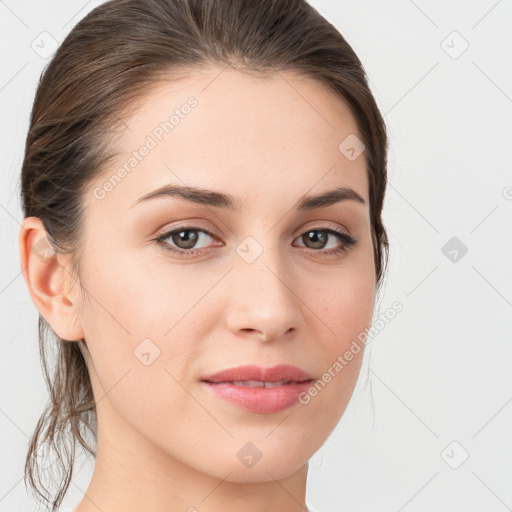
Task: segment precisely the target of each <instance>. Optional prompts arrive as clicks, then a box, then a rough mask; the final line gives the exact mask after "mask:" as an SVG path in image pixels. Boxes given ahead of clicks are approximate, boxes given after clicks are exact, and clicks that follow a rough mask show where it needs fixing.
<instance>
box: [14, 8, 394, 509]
mask: <svg viewBox="0 0 512 512" xmlns="http://www.w3.org/2000/svg"><path fill="white" fill-rule="evenodd" d="M386 152H387V139H386V131H385V125H384V122H383V119H382V117H381V114H380V112H379V109H378V107H377V105H376V102H375V100H374V98H373V96H372V94H371V91H370V89H369V87H368V83H367V79H366V76H365V72H364V69H363V67H362V64H361V62H360V61H359V59H358V58H357V56H356V55H355V53H354V51H353V50H352V48H351V47H350V45H349V44H348V43H347V42H346V41H345V39H344V38H343V37H342V36H341V34H340V33H339V32H338V31H337V30H336V29H335V28H334V27H333V26H332V25H331V24H330V23H328V22H327V21H326V20H325V19H324V18H323V17H322V16H320V15H319V14H318V12H316V11H315V10H314V9H313V8H312V7H311V6H309V5H308V4H307V3H306V2H305V1H304V0H277V1H276V0H258V1H257V2H255V1H253V0H251V1H249V0H230V1H228V0H215V2H213V1H204V0H203V1H199V0H118V1H110V2H106V3H105V4H102V5H101V6H99V7H97V8H96V9H94V10H93V11H92V12H91V13H89V14H88V15H87V16H86V17H85V18H84V19H82V20H81V21H80V22H79V23H78V25H77V26H76V27H75V28H74V29H73V30H72V31H71V33H70V34H69V35H68V37H67V38H66V39H65V40H64V42H63V43H62V45H61V46H60V47H59V49H58V51H57V52H56V54H55V55H54V57H53V59H52V61H51V62H50V64H49V65H48V67H47V68H46V69H45V71H44V73H43V75H42V77H41V81H40V84H39V87H38V89H37V92H36V97H35V101H34V105H33V109H32V114H31V120H30V130H29V133H28V136H27V141H26V150H25V159H24V162H23V169H22V204H23V208H24V217H25V218H24V221H23V224H22V228H21V230H20V234H19V250H20V259H21V265H22V268H23V269H24V278H25V281H26V283H27V286H28V289H29V292H30V295H31V298H32V300H33V301H34V303H35V305H36V307H37V308H38V310H39V313H40V324H39V326H40V346H41V354H42V358H43V363H44V368H45V372H46V375H45V378H46V380H47V384H48V386H49V389H50V392H51V393H50V398H51V400H50V403H49V404H48V407H47V409H46V410H45V412H44V414H43V416H42V417H41V419H40V421H39V423H38V425H37V427H36V430H35V432H34V435H33V437H32V439H31V444H30V447H29V451H28V454H27V459H26V478H27V480H28V482H29V484H30V486H31V488H32V489H33V490H34V493H35V495H36V496H37V497H38V498H39V499H41V500H42V501H46V502H48V503H50V504H51V506H52V507H54V508H56V507H58V506H59V505H60V504H61V503H62V499H63V497H64V495H65V493H66V491H67V488H68V487H69V483H70V479H71V475H72V469H73V457H74V453H75V446H76V443H77V442H78V443H79V444H80V445H81V446H82V447H84V448H85V449H86V450H87V451H88V452H90V453H91V454H93V455H94V457H95V467H94V473H93V476H92V480H91V482H90V485H89V487H88V489H87V491H86V493H85V495H84V497H83V499H82V501H81V502H80V503H79V504H78V506H77V508H75V511H76V512H89V511H93V510H94V511H97V510H102V511H105V512H106V511H109V512H111V511H112V512H114V511H121V510H123V511H130V510H137V511H140V510H144V511H150V512H157V511H164V510H165V511H170V510H172V511H174V510H176V511H177V510H189V511H195V510H197V511H208V512H215V511H220V510H222V511H226V510H240V509H241V508H242V507H243V509H244V510H246V511H254V512H256V511H278V510H279V511H289V512H292V511H299V510H301V511H303V510H307V504H306V497H305V493H306V477H307V469H308V460H309V459H310V458H311V456H312V455H313V454H314V453H315V452H316V451H317V450H318V449H319V448H320V447H321V446H322V444H323V443H324V441H325V440H326V439H327V437H328V436H329V434H330V433H331V432H332V430H333V429H334V427H335V426H336V424H337V423H338V422H339V420H340V418H341V416H342V415H343V413H344V411H345V409H346V407H347V405H348V403H349V400H350V397H351V395H352V391H353V390H354V387H355V385H356V382H357V378H358V375H359V369H360V366H361V360H362V355H363V350H359V351H357V352H356V351H354V352H352V355H351V356H350V357H343V355H344V354H347V353H348V352H350V350H349V349H350V347H351V346H353V341H354V340H355V339H356V338H357V336H358V334H360V333H362V332H364V331H365V330H367V328H368V326H369V325H370V324H371V320H372V314H373V307H374V304H375V300H376V295H377V293H378V291H379V288H380V285H381V283H382V277H383V274H384V270H385V264H386V260H387V257H386V256H387V249H388V247H387V237H386V232H385V229H384V226H383V224H382V218H381V212H382V206H383V200H384V194H385V184H386ZM52 341H56V343H57V345H56V350H57V354H56V357H57V364H56V368H55V372H54V373H53V374H51V372H50V371H49V370H48V367H47V365H46V359H47V356H48V351H49V350H50V349H51V347H52ZM45 447H46V448H51V449H52V450H53V453H54V457H55V458H56V459H57V460H56V463H55V464H53V465H52V468H53V469H55V470H59V471H60V473H59V476H58V477H57V478H56V481H57V482H58V486H57V490H56V492H55V493H54V494H53V495H51V493H47V492H45V487H44V486H43V484H42V482H43V480H44V479H45V478H47V477H48V474H46V473H44V472H42V471H40V466H39V465H37V464H36V463H35V460H36V457H37V456H38V454H39V453H40V451H41V450H42V449H43V448H45Z"/></svg>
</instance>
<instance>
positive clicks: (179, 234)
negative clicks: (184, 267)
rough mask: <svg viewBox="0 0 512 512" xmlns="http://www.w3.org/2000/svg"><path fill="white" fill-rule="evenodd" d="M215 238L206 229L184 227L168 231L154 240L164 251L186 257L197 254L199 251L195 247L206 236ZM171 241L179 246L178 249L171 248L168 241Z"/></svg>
mask: <svg viewBox="0 0 512 512" xmlns="http://www.w3.org/2000/svg"><path fill="white" fill-rule="evenodd" d="M201 234H202V235H206V237H207V238H208V237H210V238H214V237H213V235H212V234H211V233H209V232H208V231H206V230H204V229H199V228H196V227H194V226H184V227H181V228H178V229H173V230H172V231H168V232H166V233H163V234H162V235H159V236H158V237H157V238H155V239H154V241H155V242H157V243H159V244H160V245H161V246H162V249H164V250H166V251H170V252H172V253H177V254H182V255H184V256H190V255H194V254H196V253H197V252H199V251H198V249H197V248H195V247H194V246H195V245H196V244H197V243H198V241H199V240H202V239H204V238H205V237H204V236H201ZM169 238H170V239H171V241H172V243H173V244H175V245H177V247H173V246H171V245H170V244H169V243H168V242H166V240H167V239H169Z"/></svg>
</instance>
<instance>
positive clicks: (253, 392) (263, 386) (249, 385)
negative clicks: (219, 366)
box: [201, 365, 314, 414]
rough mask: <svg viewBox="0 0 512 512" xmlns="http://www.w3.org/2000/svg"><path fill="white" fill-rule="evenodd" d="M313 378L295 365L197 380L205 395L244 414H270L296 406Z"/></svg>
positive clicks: (244, 369) (235, 371)
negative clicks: (226, 403)
mask: <svg viewBox="0 0 512 512" xmlns="http://www.w3.org/2000/svg"><path fill="white" fill-rule="evenodd" d="M313 380H314V379H313V378H312V377H311V376H310V375H309V374H308V373H306V372H305V371H304V370H301V369H299V368H297V367H295V366H290V365H280V366H276V367H274V368H263V367H258V366H243V367H238V368H233V369H230V370H225V371H222V372H219V373H216V374H214V375H210V376H208V377H204V378H202V379H201V383H202V385H203V386H204V387H205V389H207V390H208V391H209V392H211V393H213V394H214V395H215V396H217V397H218V398H221V399H223V400H225V401H227V402H229V403H230V404H232V405H235V406H237V407H239V408H242V409H245V410H246V411H250V412H254V413H262V414H272V413H276V412H279V411H282V410H284V409H287V408H288V407H291V406H292V405H295V404H297V402H298V398H299V396H300V394H301V393H304V392H305V391H307V389H308V388H309V386H310V385H311V383H312V382H313Z"/></svg>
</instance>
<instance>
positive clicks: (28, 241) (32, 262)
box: [18, 217, 84, 341]
mask: <svg viewBox="0 0 512 512" xmlns="http://www.w3.org/2000/svg"><path fill="white" fill-rule="evenodd" d="M18 249H19V254H20V264H21V271H22V273H23V277H24V278H25V282H26V283H27V287H28V290H29V293H30V297H31V298H32V301H33V302H34V304H35V305H36V307H37V309H38V310H39V313H41V315H42V316H43V317H44V318H45V320H46V321H47V322H48V323H49V324H50V325H51V327H52V329H53V331H54V332H55V334H56V335H57V336H59V337H60V338H62V339H63V340H69V341H76V340H79V339H83V338H84V332H83V329H82V326H81V325H80V323H79V322H78V311H79V309H78V308H79V302H78V300H79V295H78V291H77V290H73V288H74V287H73V286H72V282H73V279H72V276H71V274H70V272H69V271H68V267H67V262H68V259H66V258H65V255H62V254H57V253H56V252H55V251H54V250H53V248H52V247H51V245H50V243H49V242H48V238H47V236H46V230H45V228H44V225H43V223H42V221H41V219H39V218H38V217H26V218H25V219H23V221H22V224H21V228H20V231H19V236H18ZM75 288H76V287H75Z"/></svg>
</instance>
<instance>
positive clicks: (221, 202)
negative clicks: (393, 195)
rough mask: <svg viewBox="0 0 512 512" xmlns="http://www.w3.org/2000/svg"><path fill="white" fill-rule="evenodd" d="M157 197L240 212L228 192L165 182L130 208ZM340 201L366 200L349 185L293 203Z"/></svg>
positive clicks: (304, 207) (301, 206) (304, 206)
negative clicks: (172, 198) (173, 198)
mask: <svg viewBox="0 0 512 512" xmlns="http://www.w3.org/2000/svg"><path fill="white" fill-rule="evenodd" d="M158 197H181V198H182V199H185V200H187V201H192V202H194V203H199V204H203V205H207V206H213V207H215V208H227V209H230V210H233V211H234V212H236V213H241V211H242V202H241V201H240V199H238V198H235V197H234V196H232V195H230V194H226V193H224V192H219V191H214V190H210V189H204V188H198V187H189V186H186V185H177V184H172V183H169V184H166V185H164V186H162V187H160V188H158V189H156V190H153V191H151V192H148V193H147V194H145V195H143V196H142V197H140V198H138V199H137V200H136V201H135V203H134V204H132V205H131V206H130V208H132V207H134V206H135V205H137V204H139V203H142V202H145V201H149V200H151V199H155V198H158ZM341 201H355V202H357V203H360V204H362V205H366V201H365V200H364V199H363V198H362V197H361V196H360V195H359V194H358V193H357V192H356V191H355V190H354V189H352V188H350V187H336V188H334V189H330V190H326V191H324V192H321V193H319V194H316V195H303V196H301V197H300V198H299V199H298V200H297V201H296V203H295V209H296V210H298V211H309V210H315V209H317V208H326V207H328V206H331V205H333V204H336V203H339V202H341Z"/></svg>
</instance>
